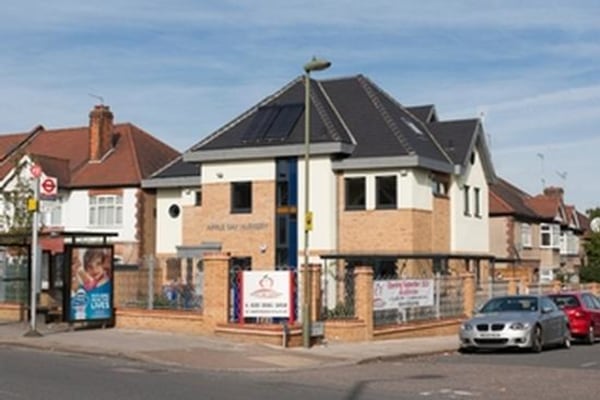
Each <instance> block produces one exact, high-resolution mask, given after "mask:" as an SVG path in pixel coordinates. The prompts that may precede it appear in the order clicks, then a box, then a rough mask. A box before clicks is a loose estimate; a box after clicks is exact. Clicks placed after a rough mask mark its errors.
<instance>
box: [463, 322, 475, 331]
mask: <svg viewBox="0 0 600 400" xmlns="http://www.w3.org/2000/svg"><path fill="white" fill-rule="evenodd" d="M462 329H463V330H465V331H471V330H473V325H471V324H469V323H468V322H467V323H464V324H462Z"/></svg>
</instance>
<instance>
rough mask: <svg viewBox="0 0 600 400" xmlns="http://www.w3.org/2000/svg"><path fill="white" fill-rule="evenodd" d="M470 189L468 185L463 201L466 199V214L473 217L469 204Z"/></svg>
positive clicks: (464, 188)
mask: <svg viewBox="0 0 600 400" xmlns="http://www.w3.org/2000/svg"><path fill="white" fill-rule="evenodd" d="M469 189H470V187H469V186H468V185H465V186H464V187H463V199H464V214H465V215H466V216H467V217H469V216H471V210H470V206H469V205H470V203H469Z"/></svg>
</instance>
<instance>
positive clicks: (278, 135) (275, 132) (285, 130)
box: [263, 104, 304, 140]
mask: <svg viewBox="0 0 600 400" xmlns="http://www.w3.org/2000/svg"><path fill="white" fill-rule="evenodd" d="M302 111H304V105H303V104H286V105H283V106H280V107H279V114H278V115H277V118H275V120H274V121H273V124H272V125H271V126H270V127H269V129H268V130H267V131H266V132H265V135H264V136H263V139H264V140H285V139H286V138H287V137H288V136H289V135H290V133H291V132H292V129H294V126H296V122H298V118H300V115H301V114H302Z"/></svg>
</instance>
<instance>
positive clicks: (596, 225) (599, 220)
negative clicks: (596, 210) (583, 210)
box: [590, 217, 600, 232]
mask: <svg viewBox="0 0 600 400" xmlns="http://www.w3.org/2000/svg"><path fill="white" fill-rule="evenodd" d="M590 228H592V231H594V232H600V217H596V218H593V219H592V220H591V221H590Z"/></svg>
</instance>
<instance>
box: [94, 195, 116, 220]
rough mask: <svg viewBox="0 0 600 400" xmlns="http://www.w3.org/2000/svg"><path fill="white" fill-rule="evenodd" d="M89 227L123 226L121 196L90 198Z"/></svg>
mask: <svg viewBox="0 0 600 400" xmlns="http://www.w3.org/2000/svg"><path fill="white" fill-rule="evenodd" d="M89 201H90V208H89V212H90V215H89V222H90V226H95V227H105V226H121V225H123V196H117V195H98V196H90V198H89Z"/></svg>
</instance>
